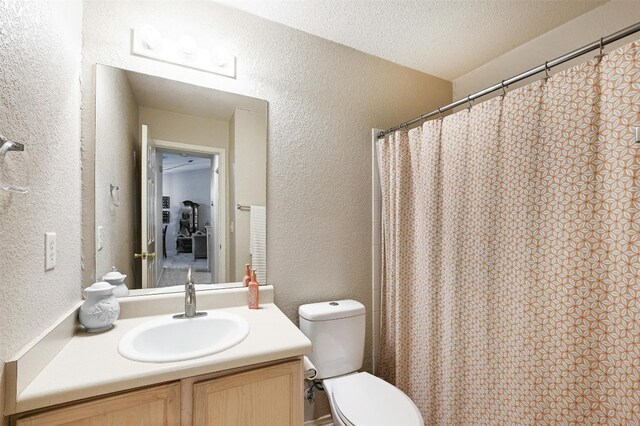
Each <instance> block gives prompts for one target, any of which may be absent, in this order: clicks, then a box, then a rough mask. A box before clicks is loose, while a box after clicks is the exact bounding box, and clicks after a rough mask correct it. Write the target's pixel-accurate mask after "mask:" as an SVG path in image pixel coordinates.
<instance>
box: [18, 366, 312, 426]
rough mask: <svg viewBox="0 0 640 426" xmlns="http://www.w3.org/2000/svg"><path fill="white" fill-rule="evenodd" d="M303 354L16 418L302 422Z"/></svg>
mask: <svg viewBox="0 0 640 426" xmlns="http://www.w3.org/2000/svg"><path fill="white" fill-rule="evenodd" d="M302 368H303V367H302V360H301V359H300V358H297V359H293V360H291V361H286V362H281V363H276V364H274V363H272V364H270V365H267V366H263V367H258V368H255V367H254V368H251V367H248V368H244V369H236V370H233V372H220V373H213V374H208V375H206V376H198V377H190V378H186V379H183V380H181V381H178V382H173V383H168V384H164V385H160V386H152V387H148V388H144V389H140V390H135V391H128V392H123V393H120V394H117V395H113V396H108V397H102V398H96V399H93V400H90V401H85V402H78V403H71V404H68V405H65V406H62V407H55V408H50V409H46V410H42V411H39V412H36V413H32V414H26V415H18V416H16V417H14V418H13V424H15V425H16V426H59V425H74V426H75V425H78V426H123V425H136V426H138V425H140V426H147V425H148V426H162V425H165V426H177V425H182V426H191V425H194V426H205V425H206V426H253V425H256V426H257V425H260V426H270V425H274V426H287V425H290V426H299V425H302V424H303V423H304V422H303V405H302V402H303V384H304V380H303V371H302Z"/></svg>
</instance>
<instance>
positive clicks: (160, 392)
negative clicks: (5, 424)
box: [16, 383, 180, 426]
mask: <svg viewBox="0 0 640 426" xmlns="http://www.w3.org/2000/svg"><path fill="white" fill-rule="evenodd" d="M179 424H180V383H173V384H170V385H164V386H157V387H153V388H147V389H143V390H139V391H134V392H127V393H122V394H119V395H116V396H112V397H107V398H101V399H97V400H93V401H88V402H82V403H79V404H73V405H69V406H67V407H63V408H57V409H54V410H50V411H45V412H43V413H39V414H32V415H29V416H27V417H23V418H20V419H18V420H17V421H16V425H17V426H54V425H55V426H57V425H74V426H122V425H153V426H156V425H158V426H161V425H166V426H175V425H179Z"/></svg>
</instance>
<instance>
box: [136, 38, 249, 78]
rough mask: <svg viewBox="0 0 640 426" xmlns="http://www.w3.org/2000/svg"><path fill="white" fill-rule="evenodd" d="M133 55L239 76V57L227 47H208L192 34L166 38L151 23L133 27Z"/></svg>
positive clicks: (233, 76)
mask: <svg viewBox="0 0 640 426" xmlns="http://www.w3.org/2000/svg"><path fill="white" fill-rule="evenodd" d="M131 50H132V52H131V53H132V54H134V55H137V56H143V57H146V58H150V59H155V60H158V61H163V62H168V63H171V64H176V65H181V66H184V67H189V68H195V69H198V70H202V71H207V72H210V73H214V74H220V75H224V76H227V77H232V78H235V76H236V58H235V57H234V56H233V55H231V54H230V53H229V52H228V51H227V50H226V49H225V48H223V47H220V46H218V47H215V48H213V49H205V48H203V47H201V46H199V45H198V42H197V41H196V40H195V39H194V38H193V37H192V36H190V35H188V34H183V35H181V36H180V37H179V38H178V39H177V40H172V39H169V38H166V37H163V36H162V34H160V32H159V31H158V30H157V29H156V28H155V27H152V26H150V25H145V26H143V27H140V28H137V29H134V30H133V43H132V48H131Z"/></svg>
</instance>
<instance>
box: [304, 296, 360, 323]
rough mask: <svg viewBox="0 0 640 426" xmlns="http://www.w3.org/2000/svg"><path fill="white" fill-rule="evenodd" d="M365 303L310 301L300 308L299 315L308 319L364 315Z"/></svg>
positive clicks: (354, 301)
mask: <svg viewBox="0 0 640 426" xmlns="http://www.w3.org/2000/svg"><path fill="white" fill-rule="evenodd" d="M364 312H365V309H364V305H363V304H362V303H360V302H358V301H356V300H335V301H331V302H320V303H309V304H307V305H301V306H300V308H298V315H300V316H301V317H302V318H304V319H306V320H308V321H326V320H334V319H340V318H349V317H355V316H358V315H364Z"/></svg>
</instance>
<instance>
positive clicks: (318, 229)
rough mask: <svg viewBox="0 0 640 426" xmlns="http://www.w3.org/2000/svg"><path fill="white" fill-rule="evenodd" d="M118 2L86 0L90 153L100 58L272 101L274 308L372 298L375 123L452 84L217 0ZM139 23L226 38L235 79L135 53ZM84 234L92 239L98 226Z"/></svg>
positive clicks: (203, 38) (440, 96)
mask: <svg viewBox="0 0 640 426" xmlns="http://www.w3.org/2000/svg"><path fill="white" fill-rule="evenodd" d="M116 3H117V2H87V3H85V10H84V33H83V35H84V45H83V83H86V84H84V85H83V139H84V141H83V148H84V149H86V150H87V151H88V150H91V149H93V148H92V147H91V145H92V143H93V137H92V136H91V134H92V129H91V128H92V127H93V125H92V124H91V120H92V117H91V116H92V109H93V94H92V91H93V86H92V84H91V81H92V79H93V77H92V75H93V68H94V67H95V64H96V63H103V64H107V65H112V66H117V67H122V68H127V69H131V70H134V71H137V72H143V73H149V74H155V75H160V76H162V77H166V78H172V79H176V80H181V81H187V82H190V83H193V84H199V85H203V86H208V87H212V88H216V89H220V90H227V91H231V92H235V93H240V94H244V95H248V96H253V97H258V98H263V99H266V100H268V101H269V148H268V161H269V165H268V168H267V193H268V195H267V196H268V200H269V201H268V202H269V212H268V214H269V226H268V240H269V247H268V252H269V264H270V271H269V274H270V277H271V281H272V282H273V284H274V285H276V287H277V294H278V295H277V298H278V304H279V305H280V306H281V307H282V309H283V310H284V311H285V312H286V313H287V314H288V315H289V316H290V317H291V318H292V319H294V320H295V319H296V317H297V308H298V305H299V304H301V303H307V302H313V301H318V300H324V299H327V298H341V297H353V298H357V299H360V300H363V301H364V302H365V303H368V301H369V300H370V285H369V283H370V278H371V275H370V247H369V245H370V238H371V237H370V235H371V231H370V230H371V218H370V212H369V208H370V197H371V195H370V191H369V180H370V174H369V173H370V167H371V165H370V149H371V136H370V132H371V128H372V127H374V126H378V127H387V126H391V125H393V124H397V123H399V122H401V121H402V120H405V119H408V118H412V117H414V116H415V115H417V114H419V113H421V112H424V111H426V110H429V109H430V108H433V107H436V106H438V105H440V104H442V103H443V102H447V101H449V100H450V99H451V84H450V83H449V82H446V81H443V80H440V79H436V78H433V77H430V76H428V75H425V74H422V73H419V72H416V71H413V70H410V69H407V68H403V67H400V66H398V65H394V64H392V63H390V62H387V61H384V60H380V59H377V58H374V57H372V56H369V55H366V54H363V53H360V52H357V51H355V50H353V49H350V48H347V47H344V46H341V45H338V44H336V43H332V42H329V41H326V40H323V39H320V38H318V37H314V36H311V35H308V34H305V33H302V32H300V31H297V30H293V29H291V28H287V27H285V26H282V25H279V24H275V23H272V22H269V21H265V20H262V19H260V18H257V17H254V16H252V15H249V14H245V13H243V12H239V11H236V10H234V9H229V8H226V7H223V6H220V5H217V4H215V3H210V2H180V3H179V4H178V3H173V2H172V3H169V2H126V3H124V2H122V3H121V4H118V5H116ZM144 24H152V25H154V26H156V27H157V28H159V29H161V31H162V32H163V34H164V35H166V36H169V37H174V38H177V37H178V36H179V35H180V34H182V33H188V34H191V35H193V37H194V38H195V39H196V40H197V41H198V43H200V44H201V45H202V46H205V47H214V46H215V45H217V44H224V45H225V46H227V48H228V49H229V50H230V51H231V52H232V53H233V54H235V55H237V57H238V76H237V78H236V79H230V78H226V77H221V76H216V75H213V74H207V73H204V72H200V71H197V70H192V69H189V68H184V67H179V66H176V65H171V64H166V63H162V62H157V61H152V60H149V59H146V58H141V57H137V56H133V55H131V54H130V34H131V28H134V27H138V26H141V25H144ZM84 165H85V166H86V169H89V168H90V167H91V164H90V163H85V164H84ZM83 184H84V183H83ZM87 201H88V202H89V201H91V200H87ZM86 206H87V207H90V206H91V204H90V203H89V204H86ZM84 231H85V239H86V240H87V241H89V240H92V239H93V229H85V230H84ZM85 254H86V255H89V254H90V252H89V251H86V252H85ZM303 277H304V278H303Z"/></svg>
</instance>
